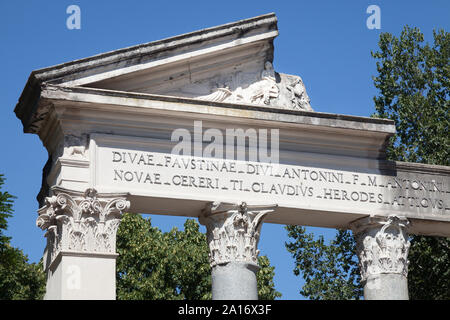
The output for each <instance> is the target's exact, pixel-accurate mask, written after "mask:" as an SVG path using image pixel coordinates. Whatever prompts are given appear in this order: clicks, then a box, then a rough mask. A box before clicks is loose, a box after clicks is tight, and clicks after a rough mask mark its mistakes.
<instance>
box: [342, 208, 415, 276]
mask: <svg viewBox="0 0 450 320" xmlns="http://www.w3.org/2000/svg"><path fill="white" fill-rule="evenodd" d="M408 226H409V221H408V219H406V218H404V217H398V216H394V215H392V216H389V217H367V218H362V219H359V220H357V221H355V222H353V223H352V225H351V227H352V230H353V232H354V233H355V236H356V251H357V255H358V257H359V269H360V273H361V281H362V282H365V281H367V280H368V279H369V278H370V277H371V276H377V275H380V274H400V275H403V276H404V277H405V278H406V277H407V276H408V264H409V261H408V251H409V247H410V242H409V240H408V232H407V230H408Z"/></svg>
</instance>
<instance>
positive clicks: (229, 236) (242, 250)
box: [199, 202, 275, 267]
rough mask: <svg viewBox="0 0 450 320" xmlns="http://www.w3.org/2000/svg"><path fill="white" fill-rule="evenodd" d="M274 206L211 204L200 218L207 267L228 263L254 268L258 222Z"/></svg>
mask: <svg viewBox="0 0 450 320" xmlns="http://www.w3.org/2000/svg"><path fill="white" fill-rule="evenodd" d="M274 208H275V206H264V207H263V206H258V207H257V206H248V205H247V204H246V203H242V204H240V205H237V204H227V203H217V202H215V203H212V204H211V205H210V206H209V207H208V208H206V209H205V210H204V212H203V214H202V216H201V217H200V219H199V220H200V223H201V224H203V225H205V226H206V229H207V241H208V245H209V249H210V264H211V267H214V266H216V265H220V264H225V263H229V262H247V263H252V264H255V265H257V264H258V254H259V250H258V249H257V245H258V241H259V235H260V231H261V226H262V221H263V219H264V217H265V216H266V215H267V214H268V213H270V212H273V211H274Z"/></svg>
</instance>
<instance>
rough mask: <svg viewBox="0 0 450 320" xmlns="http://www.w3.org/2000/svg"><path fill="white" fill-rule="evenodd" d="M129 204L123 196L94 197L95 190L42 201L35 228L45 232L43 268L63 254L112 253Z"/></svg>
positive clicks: (61, 194)
mask: <svg viewBox="0 0 450 320" xmlns="http://www.w3.org/2000/svg"><path fill="white" fill-rule="evenodd" d="M129 207H130V202H129V201H127V200H126V198H124V197H118V198H108V197H98V194H97V191H96V190H95V189H87V190H86V191H85V192H84V194H83V195H82V196H79V195H71V194H69V193H68V192H57V194H56V195H54V196H51V197H47V198H45V206H44V207H42V208H41V209H39V210H38V213H39V217H38V218H37V220H36V225H37V226H38V227H39V228H41V229H42V230H47V232H46V234H45V236H46V237H47V248H46V252H47V257H45V260H46V261H45V265H46V266H49V265H50V263H51V262H52V261H53V260H54V259H55V258H56V257H57V255H58V253H59V252H60V251H62V250H64V251H77V252H99V253H100V252H101V253H115V251H116V232H117V229H118V226H119V223H120V219H121V214H122V213H123V212H124V211H126V210H128V209H129Z"/></svg>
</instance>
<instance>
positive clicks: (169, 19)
mask: <svg viewBox="0 0 450 320" xmlns="http://www.w3.org/2000/svg"><path fill="white" fill-rule="evenodd" d="M71 4H76V5H78V6H79V7H80V8H81V29H80V30H69V29H67V27H66V19H67V18H68V16H69V15H68V14H66V8H67V7H68V6H69V5H71ZM372 4H374V5H378V6H379V7H380V9H381V29H380V30H376V29H373V30H369V29H368V28H367V27H366V19H367V18H368V17H369V14H367V13H366V9H367V7H368V6H369V5H372ZM269 12H275V13H276V15H277V17H278V29H279V33H280V35H279V36H278V37H277V39H276V40H275V42H274V44H275V58H274V63H273V64H274V68H275V70H276V71H278V72H283V73H289V74H297V75H300V76H301V77H302V78H303V80H304V83H305V85H306V88H307V91H308V94H309V96H310V98H311V105H312V107H313V108H314V109H315V110H316V111H321V112H330V113H340V114H348V115H358V116H370V115H371V114H372V113H373V112H374V104H373V97H374V96H375V95H376V94H377V91H376V89H375V88H374V86H373V82H372V76H374V75H375V74H376V65H375V60H374V59H373V58H372V57H371V55H370V52H371V51H375V50H377V43H378V38H379V35H380V32H390V33H393V34H395V35H398V34H399V33H400V31H401V30H402V28H403V26H404V25H406V24H408V25H410V26H415V27H419V28H420V29H421V30H422V32H424V34H425V39H426V41H429V42H431V41H432V31H433V29H434V28H443V29H445V30H446V31H449V25H450V2H449V1H447V0H434V1H403V0H402V1H399V0H397V1H375V0H372V1H362V0H354V1H331V0H330V1H325V0H317V1H302V0H296V1H281V0H280V1H261V0H260V1H242V0H241V1H234V0H229V1H225V2H220V1H173V0H172V1H138V0H127V1H113V0H109V1H98V0H97V1H93V0H90V1H76V0H71V1H65V0H58V1H24V0H14V1H12V0H2V1H1V2H0V46H1V47H0V63H1V75H2V77H1V80H0V84H1V86H0V135H1V137H2V144H3V145H2V148H1V156H0V173H4V174H5V176H6V179H7V180H6V186H5V189H6V190H8V191H9V192H10V193H11V194H13V195H15V196H16V197H17V199H16V201H15V206H14V209H15V215H14V217H13V218H11V219H10V220H9V229H8V231H7V234H8V235H9V236H11V237H12V244H13V245H14V246H17V247H19V248H21V249H23V251H24V252H25V253H26V254H28V256H29V258H30V260H31V261H34V262H35V261H38V260H39V259H40V257H41V255H42V252H43V249H44V246H45V239H44V236H43V232H42V231H41V230H40V229H38V228H37V227H36V225H35V221H36V217H37V213H36V210H37V209H38V203H37V201H36V200H35V198H36V195H37V193H38V192H39V189H40V186H41V175H42V168H43V166H44V164H45V162H46V161H47V152H46V150H45V148H44V147H43V146H42V143H41V141H40V140H39V138H38V137H37V136H36V135H30V134H24V133H23V131H22V125H21V123H20V121H19V120H18V119H17V118H16V117H15V115H14V113H13V110H14V106H15V104H16V102H17V99H18V98H19V96H20V93H21V92H22V89H23V87H24V85H25V83H26V80H27V78H28V76H29V74H30V73H31V71H32V70H35V69H39V68H43V67H47V66H51V65H55V64H59V63H63V62H67V61H71V60H75V59H79V58H84V57H88V56H91V55H95V54H98V53H102V52H106V51H111V50H115V49H119V48H123V47H127V46H131V45H136V44H141V43H146V42H150V41H155V40H159V39H163V38H166V37H170V36H175V35H178V34H182V33H186V32H191V31H195V30H198V29H202V28H206V27H212V26H216V25H220V24H223V23H228V22H233V21H236V20H240V19H245V18H250V17H253V16H257V15H260V14H265V13H269ZM152 222H153V225H155V226H158V227H160V228H162V229H163V230H165V231H168V230H169V229H170V228H171V227H172V226H177V227H179V228H182V226H183V223H184V219H183V218H178V217H162V216H152ZM202 230H204V229H202ZM309 230H310V231H314V232H315V233H317V234H323V235H324V236H325V237H326V239H329V238H331V237H332V236H333V235H334V230H330V229H319V228H309ZM287 240H288V239H287V237H286V232H285V230H284V228H283V226H280V225H271V224H265V225H264V226H263V229H262V236H261V240H260V245H259V249H260V250H261V254H265V255H268V257H269V259H270V261H271V263H272V264H273V265H274V266H275V267H276V269H275V273H276V276H275V284H276V288H277V290H278V291H280V292H281V293H282V294H283V297H282V299H302V298H303V297H302V296H300V295H299V293H298V291H299V289H300V287H301V285H302V283H303V281H302V279H301V278H299V277H295V276H294V275H293V273H292V270H293V268H294V261H293V259H292V258H291V257H290V255H289V254H288V252H287V251H286V249H285V247H284V242H285V241H287Z"/></svg>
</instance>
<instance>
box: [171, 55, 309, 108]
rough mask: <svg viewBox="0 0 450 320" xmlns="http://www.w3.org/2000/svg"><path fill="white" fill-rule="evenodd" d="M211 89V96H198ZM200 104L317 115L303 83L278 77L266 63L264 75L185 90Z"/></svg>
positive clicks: (243, 75) (214, 80)
mask: <svg viewBox="0 0 450 320" xmlns="http://www.w3.org/2000/svg"><path fill="white" fill-rule="evenodd" d="M206 88H211V89H210V90H211V93H209V94H206V95H204V94H200V95H199V94H197V95H196V94H195V91H198V92H201V91H204V90H205V89H206ZM183 90H185V91H186V92H190V94H191V95H193V97H195V98H197V99H200V100H207V101H215V102H234V103H250V104H257V105H266V106H272V107H278V108H284V109H294V110H295V109H296V110H306V111H313V110H312V108H311V106H310V99H309V97H308V94H307V93H306V88H305V85H304V83H303V80H302V79H301V78H300V77H298V76H292V75H286V74H279V73H276V72H275V71H274V69H273V66H272V63H271V62H269V61H266V62H265V64H264V69H263V70H262V71H261V72H259V73H258V72H242V71H239V72H236V73H234V74H231V75H228V76H227V77H225V78H222V77H216V78H212V79H208V80H204V81H202V82H199V83H196V84H195V85H189V86H187V87H186V88H182V89H181V91H182V92H183ZM174 94H175V95H176V93H174Z"/></svg>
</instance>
